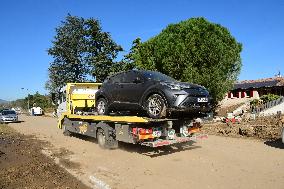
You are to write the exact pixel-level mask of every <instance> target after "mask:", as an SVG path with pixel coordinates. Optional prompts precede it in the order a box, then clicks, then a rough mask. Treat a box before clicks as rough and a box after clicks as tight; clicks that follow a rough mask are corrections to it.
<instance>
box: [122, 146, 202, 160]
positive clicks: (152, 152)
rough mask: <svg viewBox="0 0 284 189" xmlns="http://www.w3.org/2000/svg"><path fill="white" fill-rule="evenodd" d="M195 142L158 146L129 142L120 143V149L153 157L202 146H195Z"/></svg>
mask: <svg viewBox="0 0 284 189" xmlns="http://www.w3.org/2000/svg"><path fill="white" fill-rule="evenodd" d="M193 143H195V142H187V143H180V144H175V145H171V146H162V147H157V148H151V147H148V146H141V145H139V144H128V143H119V149H121V150H124V151H127V152H131V153H139V154H142V155H145V156H149V157H151V158H155V157H160V156H164V155H169V154H173V153H178V152H182V151H187V150H193V149H196V148H201V147H200V146H194V145H193Z"/></svg>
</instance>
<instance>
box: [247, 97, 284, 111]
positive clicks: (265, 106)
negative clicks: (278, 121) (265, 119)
mask: <svg viewBox="0 0 284 189" xmlns="http://www.w3.org/2000/svg"><path fill="white" fill-rule="evenodd" d="M282 102H284V97H283V96H281V97H280V98H278V99H276V100H273V101H269V102H266V103H265V104H262V105H260V106H258V107H253V108H252V111H251V112H252V113H253V114H259V113H260V112H262V111H264V110H267V109H269V108H272V107H274V106H277V105H278V104H281V103H282Z"/></svg>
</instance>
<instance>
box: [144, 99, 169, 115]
mask: <svg viewBox="0 0 284 189" xmlns="http://www.w3.org/2000/svg"><path fill="white" fill-rule="evenodd" d="M166 109H167V107H166V103H165V100H164V99H163V97H162V96H161V95H159V94H152V95H150V96H149V97H148V99H147V101H146V110H147V113H148V115H149V117H150V118H154V119H160V118H164V117H166Z"/></svg>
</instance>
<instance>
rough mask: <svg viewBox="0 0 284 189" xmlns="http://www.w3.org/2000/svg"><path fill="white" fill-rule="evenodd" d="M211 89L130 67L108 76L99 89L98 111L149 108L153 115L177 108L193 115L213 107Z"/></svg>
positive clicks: (167, 113)
mask: <svg viewBox="0 0 284 189" xmlns="http://www.w3.org/2000/svg"><path fill="white" fill-rule="evenodd" d="M210 102H211V97H210V95H209V93H208V91H207V90H206V89H205V88H204V87H202V86H200V85H196V84H191V83H184V82H178V81H176V80H174V79H173V78H171V77H169V76H167V75H164V74H162V73H159V72H155V71H145V70H139V71H138V70H130V71H126V72H121V73H118V74H115V75H113V76H111V77H108V78H107V79H106V80H105V81H104V83H103V84H102V86H101V88H100V89H99V91H98V92H97V93H96V109H97V112H98V114H100V115H107V114H109V113H110V112H111V111H138V112H141V111H144V112H145V111H146V112H147V114H148V116H149V117H151V118H165V117H168V116H169V115H171V114H172V113H175V112H183V113H189V114H190V115H191V116H192V115H196V114H200V113H207V112H209V111H211V104H210Z"/></svg>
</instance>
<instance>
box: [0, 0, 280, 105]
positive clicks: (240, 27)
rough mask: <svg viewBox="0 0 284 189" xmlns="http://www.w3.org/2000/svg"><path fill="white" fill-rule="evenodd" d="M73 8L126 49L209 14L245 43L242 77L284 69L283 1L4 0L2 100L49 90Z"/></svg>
mask: <svg viewBox="0 0 284 189" xmlns="http://www.w3.org/2000/svg"><path fill="white" fill-rule="evenodd" d="M68 13H70V14H71V15H74V16H79V17H84V18H89V17H93V18H96V19H98V20H100V22H101V25H102V28H103V31H107V32H110V34H111V36H112V38H113V40H114V41H115V42H116V43H118V44H119V45H121V46H122V47H123V48H124V50H125V52H124V53H127V52H128V51H129V49H130V47H131V44H132V41H133V40H134V39H135V38H137V37H140V38H141V39H142V41H146V40H147V39H149V38H151V37H153V36H155V35H157V34H159V32H161V30H162V29H163V28H165V27H166V26H167V25H168V24H171V23H178V22H180V21H182V20H186V19H189V18H192V17H204V18H206V19H207V20H208V21H210V22H213V23H218V24H221V25H222V26H224V27H226V28H228V29H229V31H230V32H231V34H232V35H233V36H234V37H235V38H236V40H237V41H238V42H240V43H242V44H243V51H242V53H241V57H242V64H243V66H242V70H241V74H240V75H239V80H247V79H258V78H266V77H273V76H274V75H275V74H276V73H278V72H279V71H280V72H282V73H283V74H284V56H283V54H284V1H283V0H278V1H277V0H251V1H248V0H215V1H212V0H207V1H206V0H174V1H173V0H172V1H170V0H148V1H147V0H140V1H138V0H136V1H133V0H128V1H127V0H120V1H115V0H113V1H111V0H104V1H102V0H101V1H98V0H97V1H96V0H21V1H19V0H2V1H1V2H0V21H1V23H0V24H1V25H0V70H1V72H0V74H1V81H0V84H1V88H0V99H4V100H15V99H18V98H23V97H25V96H27V94H28V93H29V94H34V93H35V92H36V91H39V92H40V93H42V94H47V93H48V91H46V90H45V88H44V85H45V82H46V81H47V79H48V72H47V69H48V67H49V63H50V62H51V61H52V58H51V57H50V56H49V55H48V54H47V49H48V48H49V47H51V45H52V44H51V41H52V40H53V37H54V36H55V28H56V27H58V26H59V25H60V22H61V21H63V20H64V19H65V17H66V16H67V14H68Z"/></svg>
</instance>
